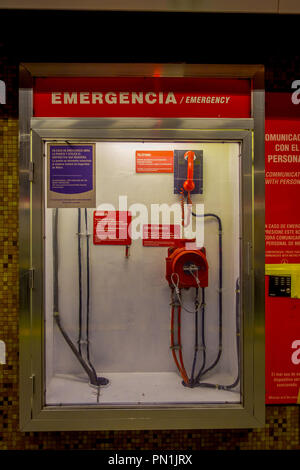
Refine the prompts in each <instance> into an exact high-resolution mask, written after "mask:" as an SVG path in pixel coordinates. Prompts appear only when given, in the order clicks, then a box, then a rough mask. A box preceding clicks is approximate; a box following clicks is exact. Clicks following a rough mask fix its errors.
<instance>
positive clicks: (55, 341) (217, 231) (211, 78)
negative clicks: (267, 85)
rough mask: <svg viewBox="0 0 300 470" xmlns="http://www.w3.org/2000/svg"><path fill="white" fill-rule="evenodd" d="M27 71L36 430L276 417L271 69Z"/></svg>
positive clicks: (27, 337)
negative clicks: (267, 205) (267, 331)
mask: <svg viewBox="0 0 300 470" xmlns="http://www.w3.org/2000/svg"><path fill="white" fill-rule="evenodd" d="M66 71H67V73H66ZM20 77H21V83H20V251H21V263H20V299H21V305H20V307H21V308H20V387H21V390H20V403H21V405H20V406H21V409H20V417H21V428H22V430H27V431H28V430H92V429H94V430H95V429H172V428H173V429H180V428H187V429H193V428H196V429H200V428H223V427H224V428H226V427H227V428H228V427H229V428H234V427H238V428H241V427H247V428H250V427H258V426H263V424H264V366H263V364H264V282H263V280H264V138H263V136H264V89H263V68H262V67H260V66H243V67H241V66H200V65H199V66H198V65H193V66H189V65H175V64H174V65H172V64H169V65H164V64H134V65H133V64H111V65H109V64H84V65H80V64H68V67H67V68H65V67H64V66H63V65H59V64H25V65H24V66H22V68H21V71H20Z"/></svg>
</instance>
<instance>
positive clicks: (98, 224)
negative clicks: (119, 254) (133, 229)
mask: <svg viewBox="0 0 300 470" xmlns="http://www.w3.org/2000/svg"><path fill="white" fill-rule="evenodd" d="M130 223H131V214H130V213H129V212H127V211H94V233H93V238H94V244H95V245H126V246H128V245H131V236H130Z"/></svg>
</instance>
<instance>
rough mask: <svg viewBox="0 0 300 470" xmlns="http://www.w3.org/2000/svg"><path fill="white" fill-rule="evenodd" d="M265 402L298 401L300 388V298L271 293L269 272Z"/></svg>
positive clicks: (267, 279) (267, 278)
mask: <svg viewBox="0 0 300 470" xmlns="http://www.w3.org/2000/svg"><path fill="white" fill-rule="evenodd" d="M265 311H266V403H268V404H280V403H297V400H298V399H299V390H300V300H299V299H292V298H288V297H286V298H285V297H271V296H270V295H269V276H266V310H265Z"/></svg>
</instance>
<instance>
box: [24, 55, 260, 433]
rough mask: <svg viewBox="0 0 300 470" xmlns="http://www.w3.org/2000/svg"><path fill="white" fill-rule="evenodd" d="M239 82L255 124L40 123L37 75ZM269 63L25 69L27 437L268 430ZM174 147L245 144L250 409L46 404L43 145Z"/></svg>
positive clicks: (246, 393) (245, 405) (246, 388)
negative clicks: (248, 85) (243, 81)
mask: <svg viewBox="0 0 300 470" xmlns="http://www.w3.org/2000/svg"><path fill="white" fill-rule="evenodd" d="M158 69H159V71H160V75H161V76H198V77H203V76H207V77H235V78H236V77H239V78H249V79H250V80H251V81H252V117H251V118H249V119H147V118H144V119H134V118H122V119H120V118H118V119H114V118H107V119H104V118H95V119H88V118H83V119H76V118H73V119H61V118H60V119H56V118H47V119H43V118H32V109H33V107H32V106H33V104H32V100H33V96H32V93H33V92H32V79H33V77H36V76H80V75H82V74H83V70H84V75H85V76H125V75H126V76H130V75H131V76H141V75H142V76H153V75H154V73H156V74H157V70H158ZM263 83H264V82H263V67H261V66H217V65H215V66H204V65H202V66H200V65H195V66H191V65H190V66H188V65H180V64H178V65H172V64H169V65H163V64H84V65H82V64H23V65H22V66H21V68H20V207H19V220H20V427H21V430H22V431H53V430H101V429H110V430H117V429H201V428H245V427H246V428H251V427H261V426H263V425H264V419H265V418H264V413H265V411H264V409H265V407H264V401H265V391H264V88H263ZM52 139H59V140H60V139H62V140H78V139H80V141H84V140H86V141H93V142H95V141H99V140H106V141H118V140H122V141H124V140H133V141H138V140H143V141H145V140H149V141H155V140H158V141H159V140H165V141H174V140H176V141H189V142H190V141H205V142H207V141H213V142H218V141H234V142H240V143H241V153H242V157H241V175H242V179H241V183H242V192H241V199H242V201H241V202H242V204H241V206H242V208H243V209H242V222H241V224H242V227H241V228H242V240H241V287H242V289H241V291H242V306H243V308H242V310H243V316H242V318H243V330H242V331H243V338H242V344H243V352H242V371H243V373H242V379H243V380H242V384H241V386H242V392H243V394H242V397H243V399H242V403H241V404H239V405H238V404H223V405H213V404H209V405H204V404H201V405H200V404H199V405H194V404H193V405H190V404H186V405H178V406H173V405H172V406H171V405H170V406H167V405H157V406H153V405H151V406H147V405H140V406H128V407H120V406H101V405H98V406H96V405H89V406H87V405H86V406H66V407H59V406H57V407H53V406H51V407H47V406H45V404H44V334H45V331H44V315H43V275H44V274H43V256H44V254H43V197H44V196H43V194H44V193H43V184H44V179H43V163H42V162H43V143H44V141H46V140H47V141H49V140H50V141H51V140H52Z"/></svg>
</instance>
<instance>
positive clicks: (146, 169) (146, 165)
mask: <svg viewBox="0 0 300 470" xmlns="http://www.w3.org/2000/svg"><path fill="white" fill-rule="evenodd" d="M173 167H174V159H173V151H172V150H137V151H136V153H135V171H136V173H173Z"/></svg>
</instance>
